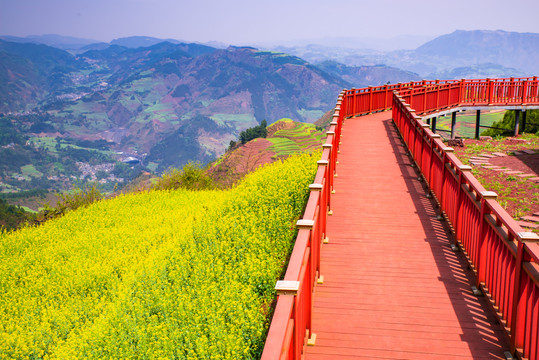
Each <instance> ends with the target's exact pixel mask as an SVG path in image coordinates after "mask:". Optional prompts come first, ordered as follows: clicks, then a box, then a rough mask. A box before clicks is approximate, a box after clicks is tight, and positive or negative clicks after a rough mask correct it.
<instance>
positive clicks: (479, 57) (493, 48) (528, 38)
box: [414, 30, 539, 74]
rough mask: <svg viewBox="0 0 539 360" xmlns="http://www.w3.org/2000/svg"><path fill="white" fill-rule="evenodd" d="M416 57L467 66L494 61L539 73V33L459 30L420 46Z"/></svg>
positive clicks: (530, 72)
mask: <svg viewBox="0 0 539 360" xmlns="http://www.w3.org/2000/svg"><path fill="white" fill-rule="evenodd" d="M414 55H415V56H416V57H421V56H430V57H433V58H440V59H444V60H445V61H444V62H446V61H449V60H450V59H452V61H454V62H461V63H464V64H466V65H477V64H483V63H493V64H499V65H503V66H505V67H510V68H515V69H520V70H521V71H524V72H525V73H528V74H539V34H534V33H517V32H507V31H502V30H496V31H490V30H475V31H463V30H457V31H455V32H453V33H451V34H448V35H443V36H440V37H437V38H436V39H434V40H431V41H429V42H427V43H426V44H424V45H422V46H420V47H418V48H417V49H416V50H415V54H414Z"/></svg>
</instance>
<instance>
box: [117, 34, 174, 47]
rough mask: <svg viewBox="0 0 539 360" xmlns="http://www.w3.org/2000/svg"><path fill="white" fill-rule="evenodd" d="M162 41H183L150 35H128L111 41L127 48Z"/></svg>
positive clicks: (146, 45) (145, 45) (150, 44)
mask: <svg viewBox="0 0 539 360" xmlns="http://www.w3.org/2000/svg"><path fill="white" fill-rule="evenodd" d="M162 42H169V43H172V44H180V43H181V41H178V40H175V39H159V38H154V37H150V36H128V37H124V38H119V39H114V40H112V41H111V42H110V44H111V45H119V46H124V47H127V48H139V47H148V46H152V45H156V44H159V43H162Z"/></svg>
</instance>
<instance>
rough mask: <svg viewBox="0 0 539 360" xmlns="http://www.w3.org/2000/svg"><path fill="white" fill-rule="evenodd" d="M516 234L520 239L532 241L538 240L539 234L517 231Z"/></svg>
mask: <svg viewBox="0 0 539 360" xmlns="http://www.w3.org/2000/svg"><path fill="white" fill-rule="evenodd" d="M517 236H518V239H519V240H520V241H523V242H525V241H533V242H536V241H539V235H537V234H536V233H533V232H519V233H517Z"/></svg>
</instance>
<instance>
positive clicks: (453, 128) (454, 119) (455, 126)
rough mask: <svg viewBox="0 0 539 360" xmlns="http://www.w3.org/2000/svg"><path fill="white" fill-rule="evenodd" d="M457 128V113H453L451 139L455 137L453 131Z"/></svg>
mask: <svg viewBox="0 0 539 360" xmlns="http://www.w3.org/2000/svg"><path fill="white" fill-rule="evenodd" d="M456 128H457V112H456V111H453V112H452V113H451V139H454V138H455V137H456V135H455V130H456Z"/></svg>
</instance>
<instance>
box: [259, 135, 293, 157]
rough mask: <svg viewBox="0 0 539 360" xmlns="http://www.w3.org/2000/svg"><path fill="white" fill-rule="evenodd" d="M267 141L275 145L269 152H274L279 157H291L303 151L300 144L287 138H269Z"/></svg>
mask: <svg viewBox="0 0 539 360" xmlns="http://www.w3.org/2000/svg"><path fill="white" fill-rule="evenodd" d="M267 140H269V141H270V142H271V143H272V144H273V145H272V146H270V147H269V148H268V150H270V151H273V152H274V153H275V154H276V155H277V156H284V155H291V154H293V153H295V152H300V151H301V150H302V149H301V148H300V147H299V145H298V144H296V143H295V142H294V141H292V140H290V139H287V138H268V139H267Z"/></svg>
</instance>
